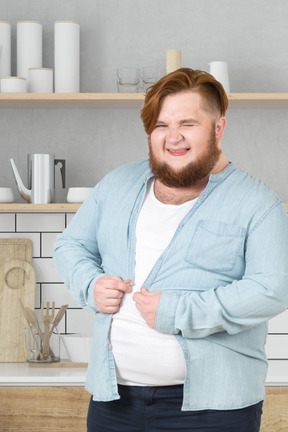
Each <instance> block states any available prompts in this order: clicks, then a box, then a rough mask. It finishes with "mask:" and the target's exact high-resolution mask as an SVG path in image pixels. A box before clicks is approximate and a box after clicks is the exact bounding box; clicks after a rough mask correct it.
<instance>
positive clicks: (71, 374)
mask: <svg viewBox="0 0 288 432" xmlns="http://www.w3.org/2000/svg"><path fill="white" fill-rule="evenodd" d="M86 372H87V365H86V364H78V363H75V364H74V365H73V363H71V362H69V361H66V360H63V361H61V362H60V363H52V364H50V365H47V367H46V366H44V365H43V364H41V365H35V364H34V363H0V387H24V386H25V387H27V386H28V387H48V386H50V387H61V386H62V387H84V385H85V380H86ZM266 386H268V387H271V386H273V387H287V386H288V379H287V362H283V361H281V360H274V361H272V362H270V363H269V369H268V375H267V380H266Z"/></svg>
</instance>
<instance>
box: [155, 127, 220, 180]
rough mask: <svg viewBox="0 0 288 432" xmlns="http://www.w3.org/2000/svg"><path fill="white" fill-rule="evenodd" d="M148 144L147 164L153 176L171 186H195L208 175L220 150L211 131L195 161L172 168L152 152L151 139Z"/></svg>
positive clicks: (216, 160)
mask: <svg viewBox="0 0 288 432" xmlns="http://www.w3.org/2000/svg"><path fill="white" fill-rule="evenodd" d="M148 144H149V164H150V168H151V171H152V173H153V174H154V176H155V178H158V179H159V180H160V181H161V183H163V184H164V185H165V186H168V187H173V188H189V187H191V186H196V185H197V184H199V183H200V182H201V181H202V180H203V179H204V178H206V177H207V176H209V174H210V173H211V172H212V171H213V168H214V167H215V165H216V163H217V162H218V160H219V158H220V154H221V150H220V149H219V148H218V146H217V140H216V137H215V132H214V131H213V132H212V133H211V137H210V140H209V143H208V146H207V150H206V151H205V153H203V154H202V155H201V156H199V157H198V158H197V159H196V160H195V161H191V162H189V163H188V164H187V165H186V166H184V167H183V168H182V169H180V170H174V169H173V168H172V167H170V166H169V164H167V163H166V162H161V161H158V160H157V158H156V157H155V154H154V152H153V148H152V145H151V140H150V139H149V140H148Z"/></svg>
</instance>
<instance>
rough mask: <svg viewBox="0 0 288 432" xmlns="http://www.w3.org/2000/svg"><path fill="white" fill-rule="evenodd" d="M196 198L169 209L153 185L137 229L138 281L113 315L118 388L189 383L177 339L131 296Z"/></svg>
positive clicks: (136, 261) (136, 269)
mask: <svg viewBox="0 0 288 432" xmlns="http://www.w3.org/2000/svg"><path fill="white" fill-rule="evenodd" d="M195 202H196V199H194V200H192V201H187V202H185V203H184V204H181V205H167V204H163V203H162V202H160V201H158V200H157V198H156V197H155V195H154V181H153V182H151V184H150V187H149V185H148V189H147V194H146V198H145V200H144V203H143V206H142V209H141V211H140V213H139V218H138V221H137V226H136V258H135V280H134V286H133V291H132V292H131V293H125V294H124V296H123V299H122V303H121V306H120V309H119V311H118V312H117V313H116V314H114V315H113V320H112V326H111V333H110V339H111V344H112V349H113V354H114V358H115V363H116V371H117V380H118V383H119V384H124V385H140V386H162V385H176V384H182V383H183V382H184V379H185V371H186V367H185V360H184V355H183V351H182V349H181V347H180V344H179V342H178V341H177V339H176V338H175V336H174V335H172V334H168V333H160V332H158V331H156V330H154V329H151V328H150V327H149V326H148V325H147V324H146V322H145V321H144V319H143V318H142V316H141V315H140V312H139V311H138V310H137V309H136V306H135V302H134V300H133V299H132V296H133V294H134V293H135V292H137V291H140V289H141V287H142V286H143V283H144V281H145V279H146V278H147V276H148V275H149V273H150V271H151V270H152V268H153V266H154V264H155V263H156V261H157V259H158V258H159V257H160V255H161V253H162V252H163V251H164V250H165V249H166V247H167V246H168V244H169V243H170V240H171V239H172V237H173V235H174V233H175V231H176V229H177V227H178V225H179V223H180V222H181V220H182V219H183V218H184V217H185V215H186V214H187V213H188V212H189V210H190V209H191V208H192V207H193V205H194V204H195Z"/></svg>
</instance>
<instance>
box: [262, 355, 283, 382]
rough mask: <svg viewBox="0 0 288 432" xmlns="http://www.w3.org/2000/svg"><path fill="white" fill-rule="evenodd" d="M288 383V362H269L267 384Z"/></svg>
mask: <svg viewBox="0 0 288 432" xmlns="http://www.w3.org/2000/svg"><path fill="white" fill-rule="evenodd" d="M287 381H288V360H269V365H268V373H267V379H266V383H268V384H270V385H271V384H272V385H273V384H282V385H285V384H284V383H287Z"/></svg>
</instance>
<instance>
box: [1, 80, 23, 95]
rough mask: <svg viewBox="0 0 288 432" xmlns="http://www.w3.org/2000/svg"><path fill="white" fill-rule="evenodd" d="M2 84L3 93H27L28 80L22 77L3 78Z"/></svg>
mask: <svg viewBox="0 0 288 432" xmlns="http://www.w3.org/2000/svg"><path fill="white" fill-rule="evenodd" d="M0 82H1V93H26V92H27V82H26V78H22V77H11V76H9V77H2V78H0Z"/></svg>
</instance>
